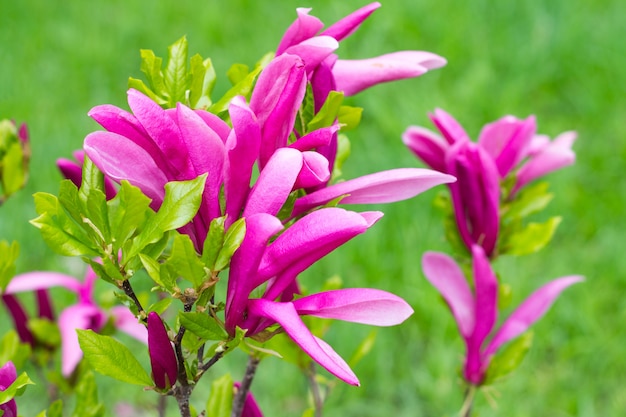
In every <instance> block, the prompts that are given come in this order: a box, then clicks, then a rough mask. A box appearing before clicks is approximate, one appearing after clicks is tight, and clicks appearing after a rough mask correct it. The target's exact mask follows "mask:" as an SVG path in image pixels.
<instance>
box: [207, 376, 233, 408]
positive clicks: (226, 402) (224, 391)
mask: <svg viewBox="0 0 626 417" xmlns="http://www.w3.org/2000/svg"><path fill="white" fill-rule="evenodd" d="M232 406H233V378H232V377H231V376H230V374H225V375H222V376H221V377H220V378H218V379H216V380H214V381H213V382H212V383H211V393H210V395H209V400H208V401H207V403H206V412H207V416H211V417H230V412H231V409H232Z"/></svg>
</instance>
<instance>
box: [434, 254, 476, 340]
mask: <svg viewBox="0 0 626 417" xmlns="http://www.w3.org/2000/svg"><path fill="white" fill-rule="evenodd" d="M422 269H423V271H424V276H425V277H426V279H427V280H428V281H429V282H430V283H431V284H432V285H433V286H434V287H435V288H436V289H437V291H439V293H440V294H441V296H442V297H443V299H444V300H446V303H448V307H450V310H451V311H452V315H453V316H454V319H455V320H456V323H457V325H458V327H459V333H461V336H463V338H465V339H468V338H469V337H470V336H471V334H472V331H473V330H474V320H475V309H476V306H475V302H474V296H473V295H472V291H471V290H470V287H469V284H468V282H467V279H466V278H465V275H463V271H461V268H460V267H459V266H458V265H457V263H456V262H455V261H454V260H453V259H452V258H451V257H449V256H448V255H444V254H443V253H436V252H426V253H425V254H424V256H423V257H422Z"/></svg>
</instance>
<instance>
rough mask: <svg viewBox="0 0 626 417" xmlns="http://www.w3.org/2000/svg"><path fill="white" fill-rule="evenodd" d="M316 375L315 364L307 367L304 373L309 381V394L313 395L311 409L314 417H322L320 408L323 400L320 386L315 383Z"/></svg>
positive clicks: (312, 363) (322, 405)
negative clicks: (313, 411)
mask: <svg viewBox="0 0 626 417" xmlns="http://www.w3.org/2000/svg"><path fill="white" fill-rule="evenodd" d="M316 375H317V371H316V369H315V363H314V362H311V364H310V365H309V369H308V371H307V373H306V376H307V378H308V379H309V385H310V386H311V394H312V395H313V409H314V410H315V417H322V408H323V407H324V399H323V398H322V393H321V392H320V386H319V384H318V383H317V379H316V378H315V376H316Z"/></svg>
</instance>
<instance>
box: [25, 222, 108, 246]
mask: <svg viewBox="0 0 626 417" xmlns="http://www.w3.org/2000/svg"><path fill="white" fill-rule="evenodd" d="M30 223H31V224H32V225H33V226H35V227H37V228H38V229H39V231H40V232H41V236H42V238H43V240H44V241H45V242H46V244H47V245H48V246H50V248H51V249H52V250H53V251H54V252H56V253H58V254H59V255H64V256H81V255H85V256H99V255H100V253H99V252H98V251H96V250H94V249H92V248H91V247H90V246H87V245H85V244H84V243H83V242H82V241H80V240H78V239H77V238H76V237H74V236H73V235H71V234H70V233H68V232H66V231H65V230H64V229H63V227H62V226H60V225H59V224H58V223H57V222H56V221H55V220H54V219H53V218H52V217H51V216H50V215H48V214H47V213H46V214H42V215H41V216H39V217H37V218H36V219H34V220H31V221H30ZM64 224H68V223H67V222H64ZM74 231H75V230H74ZM85 240H86V239H85Z"/></svg>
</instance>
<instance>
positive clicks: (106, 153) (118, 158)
mask: <svg viewBox="0 0 626 417" xmlns="http://www.w3.org/2000/svg"><path fill="white" fill-rule="evenodd" d="M84 148H85V152H86V153H87V155H88V156H89V158H90V159H91V160H92V161H93V162H94V164H95V165H96V166H97V167H98V169H100V171H102V172H104V173H105V175H107V176H109V177H111V178H112V179H113V180H115V181H118V182H119V181H121V180H128V181H129V182H130V183H131V184H133V185H134V186H136V187H139V188H140V189H141V191H142V192H143V193H144V194H146V195H147V196H148V197H150V198H151V199H152V205H151V206H152V207H153V208H158V207H159V206H160V205H161V202H162V201H163V197H164V196H165V188H164V187H165V184H166V183H167V182H168V178H167V177H166V175H165V174H164V172H163V171H162V170H161V167H160V166H158V165H157V164H156V162H155V161H154V160H153V159H152V157H151V156H150V154H148V153H147V152H146V151H145V150H144V149H143V148H141V147H139V146H137V145H136V144H135V143H133V142H131V141H129V140H127V139H126V138H124V137H123V136H120V135H117V134H115V133H110V132H93V133H90V134H89V135H87V137H86V138H85V145H84Z"/></svg>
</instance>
